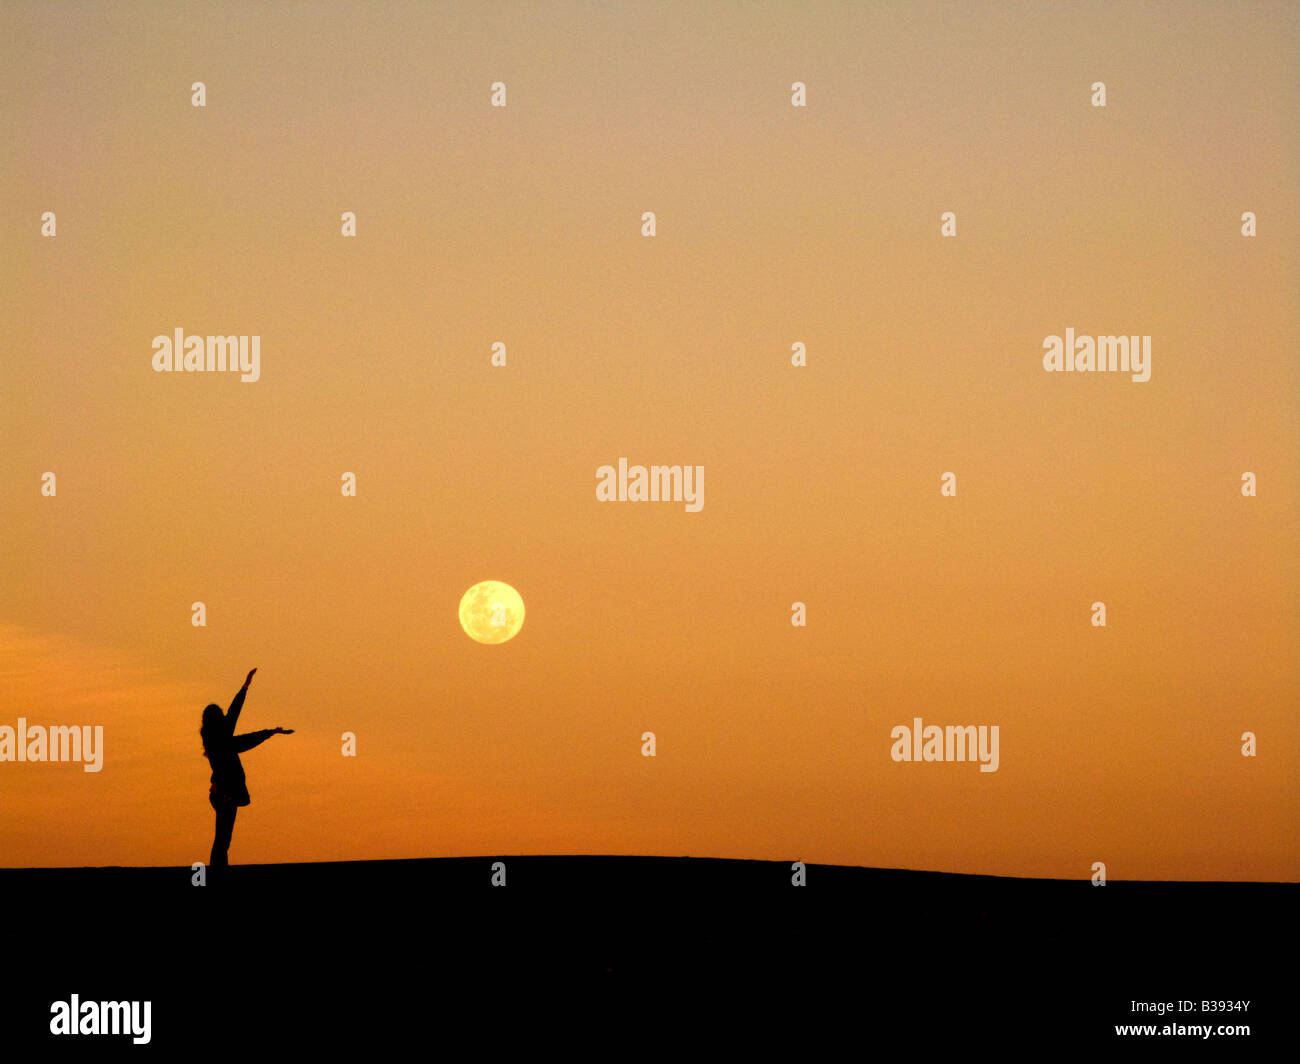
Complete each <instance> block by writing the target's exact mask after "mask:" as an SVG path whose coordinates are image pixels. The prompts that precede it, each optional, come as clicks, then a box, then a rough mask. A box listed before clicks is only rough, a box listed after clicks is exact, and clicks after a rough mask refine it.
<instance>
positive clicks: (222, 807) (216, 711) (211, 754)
mask: <svg viewBox="0 0 1300 1064" xmlns="http://www.w3.org/2000/svg"><path fill="white" fill-rule="evenodd" d="M255 672H257V670H256V669H253V670H252V671H250V672H249V674H248V675H247V676H246V677H245V678H244V686H243V687H241V688H240V689H239V694H237V695H235V700H234V701H233V702H231V703H230V712H228V713H226V714H224V715H223V714H222V712H221V707H220V706H218V705H210V706H207V707H206V708H205V709H204V710H203V725H202V727H200V728H199V737H200V738H201V739H202V740H203V756H204V757H206V758H207V759H208V763H209V764H210V765H211V766H212V786H211V787H209V788H208V801H209V802H211V803H212V808H213V809H215V810H216V812H217V833H216V836H215V837H214V838H213V840H212V857H211V859H210V860H209V861H208V867H209V868H225V867H226V866H227V865H228V864H229V861H228V860H227V858H226V853H227V851H228V850H229V849H230V836H231V835H232V834H234V831H235V813H236V812H237V811H238V809H239V807H240V806H241V805H248V804H249V803H250V802H251V801H252V799H251V798H249V796H248V786H247V785H246V784H245V782H244V766H243V765H241V764H240V763H239V755H240V754H241V753H242V752H243V751H245V750H251V749H253V747H255V746H259V745H261V744H262V743H264V742H266V740H267V739H269V738H271V736H272V735H292V734H293V729H292V728H266V729H265V730H263V731H256V732H248V733H247V734H246V735H236V734H235V724H236V722H237V721H238V720H239V711H240V710H241V709H243V708H244V696H245V695H246V694H247V693H248V685H249V684H250V683H252V682H253V673H255Z"/></svg>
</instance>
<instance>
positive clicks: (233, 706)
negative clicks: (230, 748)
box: [226, 669, 257, 736]
mask: <svg viewBox="0 0 1300 1064" xmlns="http://www.w3.org/2000/svg"><path fill="white" fill-rule="evenodd" d="M255 672H257V670H256V669H252V670H250V671H249V673H248V675H247V676H245V677H244V686H243V687H241V688H240V689H239V694H237V695H235V700H234V701H233V702H231V703H230V708H229V709H228V710H227V711H226V727H227V728H229V729H230V734H231V735H232V736H233V735H234V734H235V725H236V724H237V723H238V722H239V711H240V710H241V709H243V708H244V696H245V695H246V694H248V685H249V684H250V683H252V682H253V673H255Z"/></svg>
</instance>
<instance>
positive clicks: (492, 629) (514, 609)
mask: <svg viewBox="0 0 1300 1064" xmlns="http://www.w3.org/2000/svg"><path fill="white" fill-rule="evenodd" d="M460 626H461V627H462V628H464V629H465V634H466V635H467V636H469V637H470V638H471V639H473V640H474V641H475V642H477V643H504V642H505V641H506V640H507V639H513V638H514V637H515V636H516V635H517V634H518V633H519V629H520V628H522V627H523V626H524V600H523V599H522V598H520V596H519V592H518V591H516V590H515V589H514V588H513V587H511V586H510V585H509V584H503V583H502V582H501V581H500V580H483V581H480V582H479V583H477V584H475V585H474V586H473V587H472V588H470V589H469V590H468V591H466V592H465V594H464V595H462V596H461V599H460Z"/></svg>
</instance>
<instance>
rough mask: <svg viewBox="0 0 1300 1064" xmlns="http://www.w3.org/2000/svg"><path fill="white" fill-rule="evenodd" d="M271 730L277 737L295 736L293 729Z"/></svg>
mask: <svg viewBox="0 0 1300 1064" xmlns="http://www.w3.org/2000/svg"><path fill="white" fill-rule="evenodd" d="M271 730H272V731H273V732H275V733H276V734H277V735H292V734H293V729H292V728H272V729H271Z"/></svg>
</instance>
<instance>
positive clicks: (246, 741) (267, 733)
mask: <svg viewBox="0 0 1300 1064" xmlns="http://www.w3.org/2000/svg"><path fill="white" fill-rule="evenodd" d="M292 734H293V729H292V728H288V729H286V728H263V729H262V730H261V731H253V732H248V733H247V734H246V735H236V736H235V753H237V754H242V753H243V752H244V751H245V750H251V749H253V747H255V746H261V745H262V744H263V743H264V742H266V740H267V739H269V738H271V736H272V735H292Z"/></svg>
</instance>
